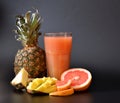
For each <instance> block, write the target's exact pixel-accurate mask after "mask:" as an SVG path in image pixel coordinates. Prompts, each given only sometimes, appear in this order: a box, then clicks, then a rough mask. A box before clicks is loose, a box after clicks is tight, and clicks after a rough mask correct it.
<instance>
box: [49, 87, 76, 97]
mask: <svg viewBox="0 0 120 103" xmlns="http://www.w3.org/2000/svg"><path fill="white" fill-rule="evenodd" d="M73 93H74V89H73V88H69V89H66V90H62V91H56V92H52V93H50V94H49V95H51V96H68V95H72V94H73Z"/></svg>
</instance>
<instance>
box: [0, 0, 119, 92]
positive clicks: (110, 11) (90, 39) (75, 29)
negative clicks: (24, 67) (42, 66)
mask: <svg viewBox="0 0 120 103" xmlns="http://www.w3.org/2000/svg"><path fill="white" fill-rule="evenodd" d="M33 8H37V9H38V10H39V12H40V14H41V15H42V17H43V19H44V22H43V24H42V27H41V30H40V31H41V32H42V33H43V34H44V33H45V32H61V31H62V32H64V31H67V32H72V34H73V47H72V55H71V68H74V67H83V68H86V69H88V70H89V71H90V72H91V73H92V75H93V82H92V85H91V89H92V91H95V90H98V91H105V90H112V91H114V90H120V46H119V45H120V1H119V0H0V80H1V81H3V82H7V83H8V82H10V81H11V80H12V78H13V77H14V72H13V68H14V67H13V63H14V57H15V55H16V53H17V50H18V49H21V48H22V46H21V43H20V42H18V41H16V40H15V33H14V32H13V29H15V28H16V26H15V16H16V15H17V14H24V13H25V12H27V11H28V10H31V11H33V12H34V9H33ZM39 46H40V47H42V48H43V49H44V43H43V35H42V36H41V37H40V38H39Z"/></svg>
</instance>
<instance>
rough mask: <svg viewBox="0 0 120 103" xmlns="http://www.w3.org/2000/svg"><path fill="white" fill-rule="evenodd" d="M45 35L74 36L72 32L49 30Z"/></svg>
mask: <svg viewBox="0 0 120 103" xmlns="http://www.w3.org/2000/svg"><path fill="white" fill-rule="evenodd" d="M44 36H72V32H47V33H44Z"/></svg>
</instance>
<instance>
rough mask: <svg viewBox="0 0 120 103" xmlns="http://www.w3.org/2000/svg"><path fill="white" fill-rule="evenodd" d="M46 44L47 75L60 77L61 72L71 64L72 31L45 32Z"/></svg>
mask: <svg viewBox="0 0 120 103" xmlns="http://www.w3.org/2000/svg"><path fill="white" fill-rule="evenodd" d="M44 44H45V53H46V64H47V75H48V76H50V77H55V78H57V79H60V76H61V74H62V73H63V72H64V71H65V70H67V69H69V66H70V57H71V49H72V33H71V32H56V33H45V35H44Z"/></svg>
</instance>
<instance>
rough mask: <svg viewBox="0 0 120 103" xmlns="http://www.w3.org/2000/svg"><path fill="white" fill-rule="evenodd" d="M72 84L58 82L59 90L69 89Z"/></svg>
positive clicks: (69, 82) (69, 81)
mask: <svg viewBox="0 0 120 103" xmlns="http://www.w3.org/2000/svg"><path fill="white" fill-rule="evenodd" d="M71 83H72V81H71V80H68V81H59V80H58V81H57V82H56V86H57V90H58V91H62V90H66V89H69V88H70V87H71Z"/></svg>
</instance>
